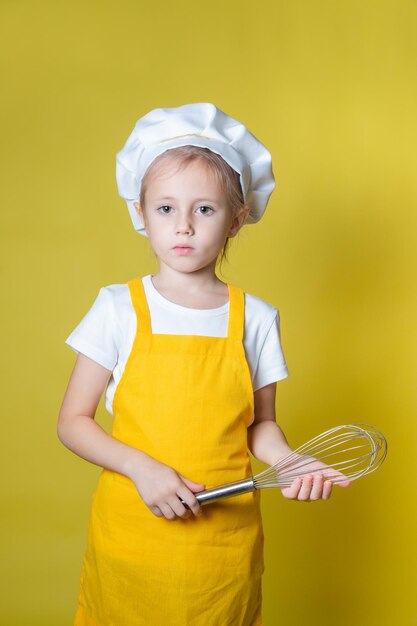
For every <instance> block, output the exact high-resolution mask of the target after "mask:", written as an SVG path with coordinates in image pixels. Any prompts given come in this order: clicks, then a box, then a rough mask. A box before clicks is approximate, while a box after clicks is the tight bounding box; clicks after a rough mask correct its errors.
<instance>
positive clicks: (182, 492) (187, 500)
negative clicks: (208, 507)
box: [177, 485, 202, 516]
mask: <svg viewBox="0 0 417 626" xmlns="http://www.w3.org/2000/svg"><path fill="white" fill-rule="evenodd" d="M177 493H178V497H179V498H181V500H182V501H183V503H184V506H185V507H188V509H189V510H190V511H191V512H192V513H193V514H194V515H197V516H200V515H201V514H202V510H201V505H200V503H199V501H198V500H197V498H196V497H195V495H194V494H193V492H192V491H190V490H189V489H187V487H186V486H185V485H184V486H181V487H179V489H178V491H177Z"/></svg>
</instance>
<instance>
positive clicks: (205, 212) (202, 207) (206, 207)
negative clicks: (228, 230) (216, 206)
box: [198, 205, 213, 215]
mask: <svg viewBox="0 0 417 626" xmlns="http://www.w3.org/2000/svg"><path fill="white" fill-rule="evenodd" d="M198 208H199V209H208V210H209V211H211V213H213V209H212V208H211V207H210V206H204V205H203V206H200V207H198ZM211 213H208V212H207V211H204V213H203V215H211Z"/></svg>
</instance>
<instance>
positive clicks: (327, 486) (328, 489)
mask: <svg viewBox="0 0 417 626" xmlns="http://www.w3.org/2000/svg"><path fill="white" fill-rule="evenodd" d="M332 489H333V483H332V481H331V480H325V481H324V485H323V496H322V497H323V500H328V499H329V498H330V496H331V495H332Z"/></svg>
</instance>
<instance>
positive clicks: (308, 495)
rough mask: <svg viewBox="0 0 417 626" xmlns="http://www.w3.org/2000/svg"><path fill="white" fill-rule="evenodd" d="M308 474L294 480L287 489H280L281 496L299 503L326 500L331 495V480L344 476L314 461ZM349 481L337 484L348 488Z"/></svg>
mask: <svg viewBox="0 0 417 626" xmlns="http://www.w3.org/2000/svg"><path fill="white" fill-rule="evenodd" d="M309 469H310V472H309V473H306V474H305V475H304V476H303V477H300V478H296V479H295V480H294V481H293V482H292V484H291V485H290V486H289V487H282V488H281V492H282V495H283V496H284V497H285V498H287V499H288V500H299V501H300V502H313V501H315V500H328V499H329V498H330V496H331V495H332V488H333V482H332V480H331V478H332V477H333V478H339V479H340V478H342V477H344V474H342V473H341V472H338V471H336V470H334V469H333V468H332V467H330V466H329V465H326V464H325V463H322V462H321V461H316V462H315V463H313V464H310V466H309ZM350 483H351V481H350V480H348V478H347V477H346V480H344V481H343V482H339V483H337V484H338V485H340V486H341V487H348V486H349V485H350Z"/></svg>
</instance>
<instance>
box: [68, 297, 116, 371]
mask: <svg viewBox="0 0 417 626" xmlns="http://www.w3.org/2000/svg"><path fill="white" fill-rule="evenodd" d="M115 337H116V316H115V312H114V303H113V300H112V294H111V291H110V290H108V289H106V287H102V288H101V289H100V291H99V294H98V296H97V298H96V299H95V301H94V304H93V306H92V307H91V309H90V310H89V311H88V312H87V314H86V315H85V316H84V317H83V319H82V320H81V322H80V323H79V324H78V326H76V327H75V329H74V330H73V331H72V333H71V334H70V335H69V336H68V337H67V339H66V340H65V343H66V344H67V345H68V346H70V348H72V349H73V350H74V351H75V352H81V353H82V354H85V355H86V356H88V357H89V358H90V359H92V360H93V361H96V362H97V363H99V364H100V365H102V366H103V367H105V368H107V369H108V370H111V371H113V369H114V367H115V365H116V363H117V360H118V351H117V345H116V341H115Z"/></svg>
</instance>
